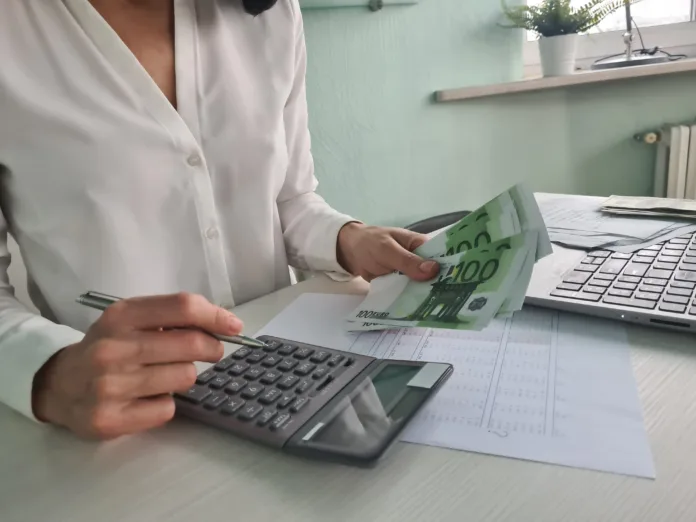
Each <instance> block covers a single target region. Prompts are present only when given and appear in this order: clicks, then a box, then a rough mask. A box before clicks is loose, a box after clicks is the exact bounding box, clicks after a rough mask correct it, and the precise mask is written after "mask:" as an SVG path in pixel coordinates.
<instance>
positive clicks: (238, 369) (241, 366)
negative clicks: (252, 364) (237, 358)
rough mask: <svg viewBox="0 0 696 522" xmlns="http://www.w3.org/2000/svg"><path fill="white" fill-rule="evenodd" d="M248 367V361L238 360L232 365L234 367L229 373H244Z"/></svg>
mask: <svg viewBox="0 0 696 522" xmlns="http://www.w3.org/2000/svg"><path fill="white" fill-rule="evenodd" d="M248 369H249V365H248V364H247V363H243V362H238V363H236V364H234V365H232V368H230V369H229V371H228V372H227V373H229V374H230V375H242V374H243V373H244V372H245V371H247V370H248Z"/></svg>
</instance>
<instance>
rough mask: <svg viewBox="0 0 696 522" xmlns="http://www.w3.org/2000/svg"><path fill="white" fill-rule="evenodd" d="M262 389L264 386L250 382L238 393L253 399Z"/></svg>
mask: <svg viewBox="0 0 696 522" xmlns="http://www.w3.org/2000/svg"><path fill="white" fill-rule="evenodd" d="M263 390H264V388H263V386H261V385H260V384H255V383H251V384H249V386H247V387H246V388H245V389H244V390H243V391H242V393H241V394H240V395H241V396H242V397H244V398H245V399H253V398H255V397H258V396H259V394H260V393H261V392H262V391H263Z"/></svg>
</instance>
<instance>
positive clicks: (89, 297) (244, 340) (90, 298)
mask: <svg viewBox="0 0 696 522" xmlns="http://www.w3.org/2000/svg"><path fill="white" fill-rule="evenodd" d="M120 300H121V298H120V297H114V296H112V295H106V294H102V293H99V292H92V291H89V292H86V293H84V294H82V295H81V296H80V297H78V298H77V302H78V303H80V304H81V305H84V306H88V307H89V308H94V309H96V310H101V311H102V312H103V311H104V310H106V308H107V307H108V306H109V305H112V304H114V303H115V302H116V301H120ZM206 333H207V334H208V335H212V336H213V337H215V338H216V339H217V340H218V341H223V342H226V343H233V344H241V345H244V346H249V347H251V348H264V347H265V346H266V343H264V342H262V341H259V340H258V339H253V338H251V337H247V336H246V335H232V336H230V335H218V334H214V333H211V332H206Z"/></svg>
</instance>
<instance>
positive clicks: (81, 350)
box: [0, 0, 437, 438]
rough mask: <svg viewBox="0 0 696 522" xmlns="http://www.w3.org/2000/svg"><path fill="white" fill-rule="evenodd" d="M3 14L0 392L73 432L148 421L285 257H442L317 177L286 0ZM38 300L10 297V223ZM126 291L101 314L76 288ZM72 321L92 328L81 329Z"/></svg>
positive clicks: (367, 271) (144, 425) (399, 263)
mask: <svg viewBox="0 0 696 522" xmlns="http://www.w3.org/2000/svg"><path fill="white" fill-rule="evenodd" d="M2 11H3V12H2V16H1V17H0V51H1V52H2V60H1V63H2V67H0V184H1V185H0V190H1V196H2V197H1V198H0V208H1V209H2V215H1V216H0V218H2V219H0V229H2V232H3V233H2V234H1V235H0V238H2V241H0V247H1V248H0V256H2V260H3V263H2V265H1V266H0V275H2V279H0V400H2V401H4V402H5V403H7V404H8V405H9V406H11V407H13V408H15V409H17V410H18V411H20V412H22V413H24V414H26V415H27V416H28V417H30V418H34V419H37V420H39V421H45V422H50V423H54V424H57V425H61V426H65V427H67V428H68V429H70V430H72V431H74V432H75V433H77V434H79V435H83V436H96V437H102V438H108V437H115V436H119V435H122V434H126V433H133V432H136V431H140V430H145V429H148V428H152V427H154V426H158V425H160V424H162V423H164V422H166V421H168V420H169V419H170V418H171V417H172V414H173V412H174V405H173V402H172V399H171V396H170V394H171V392H174V391H178V390H185V389H187V388H188V387H190V386H191V385H192V384H193V382H194V380H195V368H194V366H193V361H196V360H199V361H211V362H213V361H216V360H218V359H219V358H220V357H221V356H222V346H221V345H220V343H219V342H217V341H216V340H214V339H213V338H212V337H210V336H207V335H204V334H200V333H195V332H194V331H193V329H186V330H181V329H179V330H178V331H171V330H169V331H162V329H163V328H169V327H172V328H175V327H199V328H202V329H206V330H209V331H212V332H214V333H220V334H228V335H233V334H236V333H239V332H240V331H241V328H242V324H241V322H240V321H239V320H238V319H237V318H236V317H235V316H234V315H233V314H231V313H230V312H228V311H226V309H229V308H232V307H233V306H235V305H237V304H240V303H243V302H245V301H248V300H250V299H254V298H256V297H258V296H260V295H263V294H266V293H269V292H272V291H274V290H276V289H278V288H281V287H283V286H286V285H288V284H289V275H288V264H291V265H294V266H296V267H299V268H303V269H312V270H321V271H325V272H328V273H330V274H332V275H333V276H334V277H348V276H350V275H359V276H363V277H365V278H367V279H370V278H372V277H374V276H377V275H381V274H384V273H387V272H389V271H392V270H400V271H402V272H404V273H406V274H408V275H409V276H411V277H414V278H417V279H428V278H430V277H432V276H434V274H435V273H436V271H437V265H436V264H435V263H433V262H427V263H426V262H423V261H422V260H421V259H419V258H418V257H417V256H415V255H414V254H412V253H411V252H410V251H411V250H413V249H414V248H415V247H416V246H417V245H419V244H420V243H422V241H423V238H422V237H421V236H419V235H417V234H412V233H410V232H407V231H405V230H400V229H384V228H377V227H367V226H365V225H363V224H362V223H359V222H356V221H355V220H353V219H351V218H350V217H348V216H346V215H343V214H340V213H339V212H337V211H335V210H333V209H332V208H331V207H329V206H328V205H327V204H326V203H325V202H324V201H323V199H322V198H321V197H319V196H318V195H317V194H316V193H315V192H314V191H315V188H316V179H315V177H314V172H313V165H312V157H311V153H310V142H309V132H308V127H307V106H306V100H305V67H306V54H305V45H304V35H303V26H302V18H301V15H300V11H299V7H298V4H297V0H278V2H277V3H276V2H275V1H270V0H244V2H243V3H241V2H240V1H239V0H51V1H46V0H5V1H4V2H3V9H2ZM7 231H9V232H11V233H12V235H13V236H14V237H15V238H16V240H17V242H18V244H19V245H20V247H21V249H22V253H23V257H24V260H25V263H26V265H27V270H28V275H29V278H30V293H31V295H32V300H33V301H34V303H35V304H36V306H37V307H38V308H39V310H40V311H41V313H42V316H41V317H40V316H37V315H34V314H32V313H31V312H29V311H28V310H26V309H25V308H24V307H22V305H21V304H20V303H19V302H18V301H17V300H16V299H15V298H14V296H13V293H12V288H11V287H10V286H9V282H8V280H7V270H6V269H7V265H8V263H9V257H8V255H7V250H6V242H5V237H6V233H5V232H7ZM90 289H93V290H97V291H102V292H106V293H110V294H113V295H119V296H123V297H130V296H143V295H147V296H152V297H144V298H143V297H141V298H132V299H125V300H124V301H123V302H121V303H119V304H117V305H115V306H113V307H110V309H109V310H108V311H107V312H106V313H104V314H103V315H101V316H99V314H95V313H93V312H90V311H89V310H87V309H86V308H84V307H81V306H79V305H77V304H75V302H74V301H75V298H76V296H77V295H79V294H80V293H82V292H84V291H86V290H90ZM83 332H86V334H84V333H83Z"/></svg>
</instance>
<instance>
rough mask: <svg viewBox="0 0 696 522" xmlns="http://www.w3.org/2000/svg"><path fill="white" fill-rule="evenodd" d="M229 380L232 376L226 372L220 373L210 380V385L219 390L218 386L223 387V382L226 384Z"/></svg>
mask: <svg viewBox="0 0 696 522" xmlns="http://www.w3.org/2000/svg"><path fill="white" fill-rule="evenodd" d="M231 380H232V377H230V376H229V375H227V374H224V373H221V374H219V375H218V376H217V377H215V378H214V379H213V380H212V381H210V387H211V388H215V389H216V390H219V389H220V388H224V387H225V384H227V383H228V382H230V381H231Z"/></svg>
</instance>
